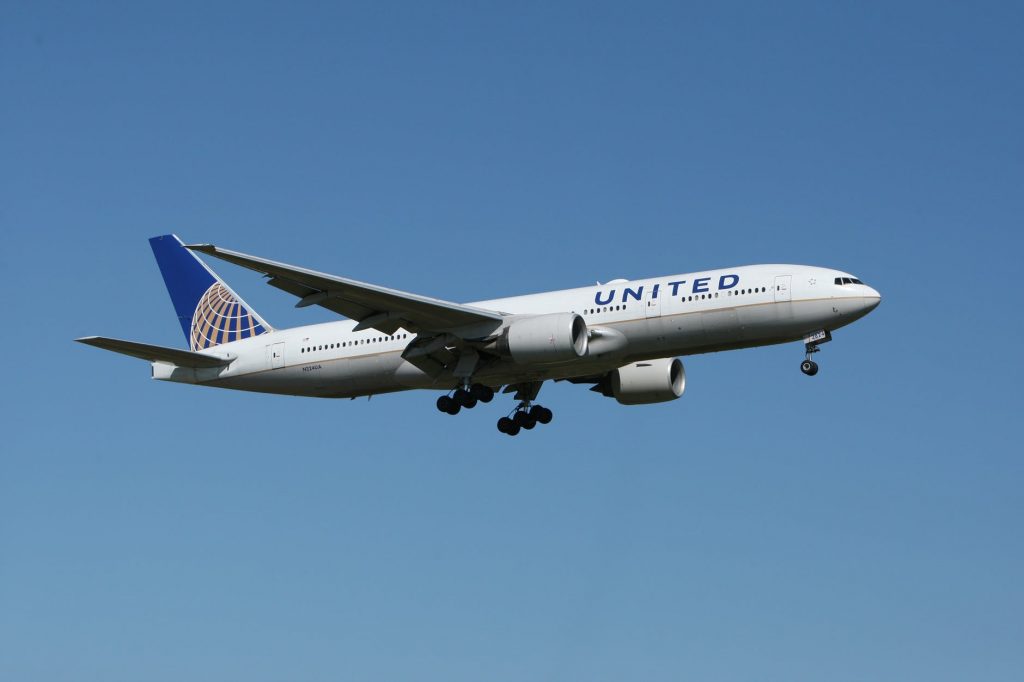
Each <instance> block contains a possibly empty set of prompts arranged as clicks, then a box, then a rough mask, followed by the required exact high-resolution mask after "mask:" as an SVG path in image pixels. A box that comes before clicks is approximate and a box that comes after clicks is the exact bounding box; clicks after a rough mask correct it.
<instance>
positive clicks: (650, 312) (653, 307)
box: [644, 285, 661, 317]
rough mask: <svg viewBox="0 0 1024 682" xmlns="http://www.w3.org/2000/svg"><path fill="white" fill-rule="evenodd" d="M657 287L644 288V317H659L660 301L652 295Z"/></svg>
mask: <svg viewBox="0 0 1024 682" xmlns="http://www.w3.org/2000/svg"><path fill="white" fill-rule="evenodd" d="M657 286H658V285H654V286H650V287H645V288H644V317H661V299H660V298H659V297H657V296H655V295H654V293H655V289H656V288H657ZM658 293H659V294H660V293H661V292H660V291H659V292H658Z"/></svg>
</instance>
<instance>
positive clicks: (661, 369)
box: [610, 358, 686, 405]
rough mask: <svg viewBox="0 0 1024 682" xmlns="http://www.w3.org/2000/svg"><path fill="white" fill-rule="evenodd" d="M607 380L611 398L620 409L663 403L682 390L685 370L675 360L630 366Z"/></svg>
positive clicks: (667, 359) (639, 363)
mask: <svg viewBox="0 0 1024 682" xmlns="http://www.w3.org/2000/svg"><path fill="white" fill-rule="evenodd" d="M610 379H611V392H612V395H613V396H615V399H616V400H618V401H619V402H620V403H621V404H623V405H649V404H650V403H664V402H668V401H669V400H675V399H676V398H678V397H679V396H681V395H682V394H683V391H684V390H686V370H685V369H683V363H682V361H681V360H680V359H679V358H661V359H659V360H645V361H643V362H634V363H632V364H629V365H626V366H625V367H619V368H618V369H617V370H614V371H613V372H612V373H611V376H610Z"/></svg>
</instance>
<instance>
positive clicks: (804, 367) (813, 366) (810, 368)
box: [800, 360, 818, 377]
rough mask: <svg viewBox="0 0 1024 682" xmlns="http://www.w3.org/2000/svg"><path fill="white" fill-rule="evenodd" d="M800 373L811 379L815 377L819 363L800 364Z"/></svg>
mask: <svg viewBox="0 0 1024 682" xmlns="http://www.w3.org/2000/svg"><path fill="white" fill-rule="evenodd" d="M800 371H801V372H803V373H804V374H806V375H807V376H809V377H813V376H814V375H815V374H817V373H818V363H816V362H815V361H814V360H804V361H803V362H801V363H800Z"/></svg>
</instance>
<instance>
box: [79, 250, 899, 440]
mask: <svg viewBox="0 0 1024 682" xmlns="http://www.w3.org/2000/svg"><path fill="white" fill-rule="evenodd" d="M149 242H150V246H151V247H152V250H153V254H154V256H155V257H156V261H157V265H158V266H159V268H160V272H161V274H162V275H163V279H164V283H165V284H166V286H167V290H168V293H169V294H170V297H171V302H172V303H173V305H174V310H175V312H176V314H177V316H178V321H179V322H180V324H181V329H182V331H183V332H184V333H185V339H186V341H187V342H188V346H189V350H182V349H179V348H168V347H164V346H155V345H151V344H146V343H138V342H134V341H124V340H120V339H113V338H108V337H102V336H87V337H83V338H79V339H76V341H78V342H80V343H84V344H88V345H90V346H96V347H98V348H102V349H105V350H110V351H114V352H117V353H122V354H124V355H129V356H133V357H136V358H141V359H143V360H148V361H150V362H151V363H152V377H153V378H154V379H158V380H161V381H174V382H180V383H186V384H198V385H201V386H213V387H217V388H230V389H236V390H242V391H256V392H262V393H276V394H285V395H294V396H311V397H318V398H352V399H354V398H357V397H362V396H368V397H370V396H374V395H380V394H385V393H391V392H395V391H405V390H410V389H427V390H433V391H443V394H442V395H441V396H440V397H439V398H438V399H437V403H436V406H437V409H438V410H440V411H441V412H444V413H447V414H450V415H455V414H458V413H459V412H460V411H461V410H462V409H472V408H473V407H475V406H476V405H477V404H479V403H489V402H491V400H492V399H493V398H494V396H495V394H496V393H497V392H498V391H501V390H503V392H504V393H512V394H513V399H514V401H515V407H514V408H513V409H512V410H511V411H510V412H509V413H507V414H506V415H505V416H502V417H501V418H500V419H499V420H498V424H497V426H498V430H499V431H500V432H502V433H504V434H507V435H510V436H515V435H517V434H518V433H519V432H520V430H524V429H525V430H530V429H533V428H534V427H536V426H537V425H538V424H547V423H549V422H550V421H551V420H552V417H553V413H552V411H551V410H550V409H549V408H547V407H544V406H543V405H540V404H538V403H537V402H536V399H537V395H538V393H539V391H540V388H541V385H542V384H543V383H544V382H545V381H552V380H553V381H567V382H570V383H573V384H589V385H591V390H592V391H596V392H597V393H599V394H601V395H603V396H606V397H609V398H614V399H615V400H617V401H618V402H619V403H621V404H623V405H644V404H651V403H660V402H667V401H670V400H675V399H676V398H679V397H680V396H681V395H682V394H683V391H684V389H685V387H686V372H685V370H684V367H683V363H682V361H681V360H680V359H679V356H687V355H694V354H699V353H711V352H718V351H726V350H737V349H741V348H753V347H757V346H767V345H771V344H780V343H788V342H794V341H802V342H803V344H804V353H805V355H804V360H803V361H802V362H801V365H800V370H801V371H802V372H803V373H804V374H806V375H808V376H814V375H815V374H817V373H818V364H817V363H816V362H815V361H814V360H812V357H813V355H814V354H815V353H817V352H818V351H819V350H820V349H819V346H820V345H821V344H823V343H827V342H828V341H831V340H832V332H834V331H835V330H837V329H839V328H841V327H845V326H846V325H848V324H850V323H852V322H854V321H856V320H858V319H860V318H862V317H864V316H865V315H867V314H868V313H869V312H871V311H872V310H874V309H875V308H876V307H877V306H878V304H879V303H880V302H881V295H880V294H879V293H878V292H877V291H876V290H875V289H873V288H871V287H870V286H868V285H866V284H864V283H863V282H862V281H861V280H859V279H857V278H856V277H854V276H853V275H851V274H849V273H847V272H842V271H839V270H832V269H829V268H822V267H813V266H806V265H748V266H742V267H734V268H726V269H720V270H707V271H703V272H695V273H688V274H681V275H670V276H667V277H653V278H648V279H635V280H624V279H615V280H612V281H610V282H605V283H603V284H602V283H600V282H599V283H597V284H596V285H595V286H587V287H581V288H576V289H566V290H562V291H551V292H546V293H539V294H529V295H525V296H515V297H512V298H501V299H496V300H490V301H478V302H476V303H468V304H462V303H452V302H449V301H443V300H439V299H436V298H430V297H427V296H422V295H419V294H411V293H406V292H403V291H397V290H395V289H388V288H385V287H381V286H377V285H374V284H367V283H364V282H358V281H356V280H353V279H348V278H345V277H338V276H335V275H329V274H326V273H322V272H316V271H314V270H308V269H305V268H300V267H295V266H293V265H286V264H284V263H279V262H276V261H272V260H266V259H264V258H258V257H256V256H250V255H247V254H244V253H239V252H237V251H229V250H227V249H223V248H220V247H218V246H214V245H212V244H188V245H186V244H184V243H183V242H182V241H181V240H180V239H179V238H178V237H177V236H175V235H173V234H168V235H163V236H159V237H153V238H152V239H150V240H149ZM200 253H201V254H204V255H208V256H212V257H215V258H219V259H221V260H225V261H227V262H229V263H234V264H236V265H240V266H242V267H245V268H248V269H250V270H255V271H256V272H259V273H261V274H262V275H264V276H265V277H266V278H267V283H268V284H270V285H272V286H274V287H276V288H278V289H281V290H282V291H285V292H287V293H289V294H292V295H293V296H295V297H297V298H298V302H297V303H296V304H295V306H296V307H297V308H304V307H307V306H311V305H318V306H321V307H323V308H326V309H328V310H330V311H332V312H334V313H337V314H339V315H342V316H344V317H346V318H349V319H347V320H338V321H335V322H327V323H322V324H314V325H308V326H303V327H293V328H291V329H275V328H274V327H272V326H271V325H270V324H268V323H267V321H266V320H264V319H263V318H262V317H260V315H259V314H258V313H257V312H256V311H255V310H253V308H252V307H251V306H250V305H249V304H247V303H246V302H245V301H244V300H242V298H241V297H240V296H238V294H236V293H235V292H234V290H233V289H231V287H229V286H228V285H227V284H226V283H225V282H224V281H223V280H222V279H221V278H220V277H218V276H217V275H216V274H215V273H214V271H213V270H211V269H210V268H209V267H208V266H207V265H206V264H205V263H204V262H203V261H202V260H201V259H200V258H199V257H198V256H197V254H200Z"/></svg>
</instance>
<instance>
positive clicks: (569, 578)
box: [0, 0, 1024, 682]
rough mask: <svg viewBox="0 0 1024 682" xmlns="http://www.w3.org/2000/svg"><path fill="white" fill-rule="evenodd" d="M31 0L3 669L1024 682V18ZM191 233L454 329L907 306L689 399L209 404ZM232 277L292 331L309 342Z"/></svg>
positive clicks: (980, 9)
mask: <svg viewBox="0 0 1024 682" xmlns="http://www.w3.org/2000/svg"><path fill="white" fill-rule="evenodd" d="M339 4H340V3H324V4H297V3H194V4H192V3H163V4H150V3H117V4H110V3H49V2H36V1H33V2H20V1H15V0H8V1H7V2H4V3H3V4H2V6H0V97H2V100H0V228H2V235H3V239H2V240H0V268H2V272H3V275H4V280H5V290H6V295H5V296H4V297H3V304H2V305H3V309H2V310H3V319H4V320H5V330H6V335H5V343H4V346H5V348H6V354H7V357H6V363H5V365H6V370H5V372H4V377H5V379H4V384H3V390H2V391H0V403H2V408H3V409H2V415H3V416H2V420H3V421H2V423H3V431H4V434H5V438H4V440H3V446H2V455H0V466H2V469H0V678H2V679H5V680H48V681H51V682H58V681H61V680H97V681H99V680H103V681H105V682H106V681H111V680H139V679H144V680H149V681H160V680H175V681H177V680H182V679H189V680H240V679H245V680H251V681H262V680H281V679H302V680H338V679H356V680H367V679H373V680H444V681H445V682H453V681H457V680H473V681H476V680H480V679H486V680H515V681H517V682H521V681H522V680H595V681H596V680H640V679H643V680H680V679H695V680H703V681H718V680H722V681H726V680H736V681H743V682H746V681H749V680H779V681H786V682H791V681H794V680H808V681H819V680H825V679H827V680H833V681H844V680H851V681H853V680H899V681H901V682H903V681H906V680H928V681H929V682H935V681H941V680H965V679H971V680H986V681H987V680H992V681H995V680H1006V681H1009V680H1014V681H1016V680H1019V679H1021V673H1022V670H1024V581H1022V579H1021V577H1022V575H1024V532H1022V522H1024V493H1022V486H1024V463H1022V458H1021V447H1020V436H1019V429H1020V425H1021V414H1022V409H1021V408H1022V399H1021V386H1022V385H1024V373H1022V363H1021V354H1020V338H1021V335H1022V332H1024V329H1022V324H1021V316H1020V311H1021V304H1020V297H1021V275H1022V267H1021V255H1020V254H1021V247H1022V237H1021V228H1022V227H1024V225H1022V219H1021V216H1022V215H1024V182H1022V180H1024V168H1022V164H1024V126H1022V121H1024V79H1022V77H1021V74H1022V73H1024V47H1022V45H1024V42H1022V40H1021V35H1022V33H1024V12H1022V10H1021V8H1020V4H1019V3H1005V4H991V3H983V2H977V3H947V2H927V3H925V2H922V3H911V4H903V3H891V2H885V3H877V4H875V3H848V4H847V3H844V4H837V3H806V4H790V3H753V4H744V3H712V5H713V7H708V6H707V3H695V4H693V5H692V6H690V7H687V6H685V5H683V4H682V3H664V4H651V3H612V4H600V3H591V2H586V3H579V4H573V3H557V4H556V3H546V2H545V3H514V4H511V5H510V4H508V3H505V4H501V3H486V4H485V3H458V4H445V3H409V4H389V3H359V4H348V5H344V6H341V7H338V5H339ZM168 231H174V232H177V233H178V234H180V235H181V236H182V237H183V238H184V239H186V240H191V241H211V242H215V243H218V244H222V245H224V246H226V247H229V248H235V249H239V250H243V251H247V252H250V253H255V254H259V255H264V256H269V257H273V258H277V259H280V260H284V261H286V262H292V263H296V264H300V265H305V266H309V267H314V268H318V269H322V270H326V271H329V272H334V273H338V274H341V275H346V276H350V277H354V278H358V279H362V280H367V281H371V282H377V283H381V284H385V285H388V286H392V287H397V288H402V289H406V290H411V291H416V292H421V293H425V294H429V295H433V296H438V297H442V298H447V299H452V300H462V301H465V300H472V299H482V298H488V297H497V296H504V295H510V294H514V293H525V292H532V291H541V290H546V289H554V288H564V287H571V286H580V285H585V284H588V283H590V282H593V281H594V280H607V279H611V278H613V277H641V276H650V275H656V274H669V273H676V272H685V271H690V270H698V269H705V268H711V267H717V266H728V265H739V264H748V263H758V262H797V263H808V264H818V265H825V266H833V267H837V268H843V269H847V270H849V271H851V272H853V273H854V274H856V275H857V276H859V277H861V278H862V279H864V280H865V281H866V282H868V283H870V284H872V285H873V286H875V287H876V288H878V289H879V290H880V291H881V292H882V293H883V295H884V301H883V303H882V306H881V307H880V308H879V309H878V310H877V311H875V312H874V313H872V315H871V316H869V317H868V318H866V319H865V320H863V321H862V322H859V323H858V324H856V325H854V326H853V327H851V328H848V329H844V330H841V331H839V332H838V333H836V335H835V341H834V342H833V343H830V344H828V345H827V346H825V347H824V349H823V352H822V353H821V354H820V355H819V356H818V359H819V360H820V362H821V365H822V370H821V373H820V374H819V375H818V376H817V377H816V378H814V379H808V378H807V377H805V376H803V375H802V374H800V372H799V370H798V363H799V361H800V359H801V357H802V353H801V348H800V345H799V344H791V345H787V346H781V347H774V348H765V349H755V350H748V351H741V352H734V353H726V354H719V355H712V356H699V357H693V358H688V359H687V360H686V366H687V370H688V387H687V392H686V395H685V396H684V397H683V399H681V400H679V401H676V402H674V403H671V404H667V405H656V406H649V407H638V408H627V407H622V406H619V405H617V404H616V403H615V402H614V401H611V400H607V399H603V398H601V397H599V396H597V395H596V394H593V393H590V392H588V391H586V390H585V389H584V388H581V387H571V386H562V385H558V386H546V387H545V388H544V390H543V392H542V394H541V397H542V402H543V403H544V404H546V405H549V406H551V407H552V408H553V409H554V411H555V421H554V422H553V424H552V425H551V426H548V427H546V428H539V429H537V430H535V431H533V432H531V433H527V434H525V435H524V436H520V437H519V438H515V439H512V438H508V437H506V436H502V435H501V434H499V433H498V432H497V431H496V430H495V428H494V422H495V420H496V419H497V417H498V416H499V414H500V413H501V412H502V411H503V410H504V409H505V408H507V407H511V404H510V403H508V401H507V399H505V400H504V401H502V403H499V404H500V405H501V407H499V405H498V404H494V403H492V404H491V405H490V406H486V407H483V408H479V409H476V410H473V411H472V412H469V413H465V414H461V415H459V416H458V417H456V418H451V417H448V416H445V415H440V414H438V413H437V412H436V410H435V409H434V407H433V401H434V395H432V394H429V393H408V394H403V395H396V396H381V397H378V398H374V399H373V400H372V401H369V402H367V401H365V400H360V401H354V402H349V401H344V402H334V401H315V400H309V399H299V398H281V397H272V396H261V395H247V394H241V393H231V392H226V391H215V390H207V389H202V388H195V387H188V386H175V385H168V384H162V383H157V382H152V381H150V380H149V378H148V377H149V368H148V367H147V365H146V364H145V363H143V362H140V361H135V360H132V359H129V358H123V357H120V356H116V355H113V354H107V353H102V352H100V351H97V350H95V349H91V348H86V347H84V346H80V345H77V344H74V343H72V341H71V340H72V339H73V338H75V337H77V336H82V335H87V334H104V335H110V336H118V337H123V338H132V339H138V340H142V341H148V342H153V343H160V344H167V345H176V346H177V345H182V344H183V343H184V340H183V339H182V338H181V332H180V329H179V327H178V325H177V322H176V320H175V318H174V314H173V311H172V308H171V304H170V301H169V299H168V297H167V294H166V292H165V290H164V287H163V284H162V282H161V279H160V275H159V272H158V271H157V268H156V266H155V263H154V262H153V261H152V258H151V255H150V251H149V246H148V244H147V243H146V238H147V237H150V236H152V235H155V234H161V233H165V232H168ZM216 267H217V269H218V271H219V272H220V273H221V274H222V275H223V276H224V277H225V278H226V279H227V280H228V281H229V282H231V284H232V286H233V287H234V288H235V289H237V290H238V291H239V292H240V293H241V294H242V295H243V296H245V297H246V299H247V300H248V301H249V302H250V303H251V304H252V305H253V306H254V307H256V308H257V309H258V310H259V311H260V312H261V313H262V314H263V315H264V316H265V317H267V319H268V320H269V321H270V322H271V323H272V324H274V325H276V326H279V327H285V326H291V325H298V324H306V323H310V322H314V321H318V320H328V319H331V317H330V315H329V314H328V313H326V312H325V311H322V310H314V309H303V310H296V309H294V308H293V307H292V304H293V303H294V301H293V300H291V299H290V298H289V297H288V296H286V295H284V294H282V293H280V292H278V291H276V290H274V289H272V288H270V287H267V286H266V285H264V284H263V283H262V282H261V280H260V279H259V277H257V276H255V275H254V274H253V273H250V272H247V271H242V270H239V269H237V268H232V267H231V266H228V265H226V264H220V263H218V264H216Z"/></svg>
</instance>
